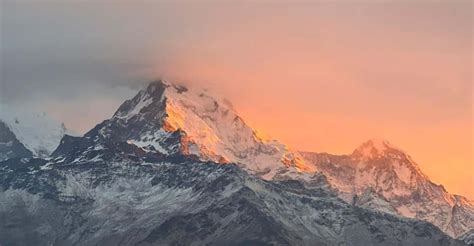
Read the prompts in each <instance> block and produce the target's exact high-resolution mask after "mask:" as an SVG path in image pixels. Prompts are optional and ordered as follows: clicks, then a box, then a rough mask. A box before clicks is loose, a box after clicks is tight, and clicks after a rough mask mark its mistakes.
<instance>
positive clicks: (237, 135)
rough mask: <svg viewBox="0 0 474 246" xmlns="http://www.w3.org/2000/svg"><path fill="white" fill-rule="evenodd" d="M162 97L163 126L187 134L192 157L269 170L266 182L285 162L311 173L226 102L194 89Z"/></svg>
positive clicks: (171, 88) (168, 91) (173, 91)
mask: <svg viewBox="0 0 474 246" xmlns="http://www.w3.org/2000/svg"><path fill="white" fill-rule="evenodd" d="M165 97H166V112H167V114H168V117H167V118H166V119H165V120H166V122H167V123H168V125H169V126H171V128H172V129H181V130H183V131H184V132H186V134H187V137H189V139H190V140H191V142H192V143H194V144H195V145H194V146H193V147H192V149H193V150H192V151H193V153H199V155H200V156H201V157H202V159H204V160H213V161H217V162H222V160H225V162H232V163H237V164H241V165H242V166H244V167H245V168H247V170H250V171H254V172H264V171H266V170H270V172H269V173H268V174H267V175H266V176H265V177H264V178H267V179H271V177H273V176H274V174H275V172H276V170H278V169H280V168H281V167H284V163H283V161H285V160H287V161H288V162H290V165H292V166H296V167H297V168H298V170H299V171H301V172H303V171H305V172H314V168H312V167H311V166H307V165H306V164H305V163H304V161H303V160H302V159H301V158H300V159H298V155H297V154H296V153H295V152H293V151H291V150H290V149H289V148H288V147H287V146H286V145H284V144H282V143H280V142H278V141H277V140H275V139H273V138H271V137H270V136H268V135H266V134H264V133H262V132H261V131H258V130H256V129H253V128H252V127H250V126H249V125H248V124H247V123H246V122H244V121H243V120H242V118H241V117H240V116H239V115H238V113H237V112H236V111H235V109H234V108H233V106H232V104H230V103H229V102H228V100H226V99H225V98H222V97H219V96H216V95H213V94H212V92H210V91H208V90H203V89H199V88H193V87H191V88H189V87H188V90H187V91H186V92H182V91H179V90H178V89H176V86H169V87H168V88H167V89H166V91H165ZM196 147H197V148H199V149H200V151H197V150H196V149H195V148H196Z"/></svg>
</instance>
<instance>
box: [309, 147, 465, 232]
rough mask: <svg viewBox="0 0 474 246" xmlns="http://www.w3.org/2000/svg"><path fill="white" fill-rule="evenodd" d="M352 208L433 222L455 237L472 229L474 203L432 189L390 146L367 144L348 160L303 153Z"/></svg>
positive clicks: (438, 187)
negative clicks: (353, 205) (352, 205)
mask: <svg viewBox="0 0 474 246" xmlns="http://www.w3.org/2000/svg"><path fill="white" fill-rule="evenodd" d="M302 155H303V157H304V159H305V160H306V161H307V162H310V163H313V164H314V165H315V166H316V168H317V169H318V170H320V171H321V172H322V173H324V175H326V176H327V178H328V181H329V183H330V184H331V186H332V187H333V188H335V189H336V190H338V193H339V196H340V197H341V198H343V199H345V200H346V201H348V202H352V203H354V204H355V205H358V206H362V207H366V208H371V209H374V210H379V211H384V212H387V213H392V214H398V215H401V216H404V217H410V218H416V219H422V220H426V221H428V222H431V223H433V224H435V225H436V226H438V227H439V228H441V229H442V230H443V231H445V232H446V233H448V234H449V235H451V236H454V237H457V236H460V235H461V234H462V233H464V232H466V231H467V230H469V229H470V228H473V227H474V203H473V202H472V201H469V200H468V199H466V198H464V197H460V196H456V195H453V194H449V193H448V192H447V191H446V190H445V189H444V187H443V186H442V185H437V184H435V183H433V182H432V181H431V180H430V178H429V177H428V176H427V175H425V174H424V173H423V172H422V170H421V169H420V168H419V166H418V164H417V163H416V162H415V161H414V160H413V159H412V158H411V157H410V155H408V154H407V153H405V152H404V151H402V150H401V149H400V148H398V147H395V146H394V145H393V144H391V143H390V142H388V141H385V140H377V139H371V140H369V141H366V142H364V143H363V144H361V145H360V146H359V147H357V148H356V149H355V150H354V152H353V153H352V154H351V155H341V156H337V155H330V154H319V153H302Z"/></svg>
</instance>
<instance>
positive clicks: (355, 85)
mask: <svg viewBox="0 0 474 246" xmlns="http://www.w3.org/2000/svg"><path fill="white" fill-rule="evenodd" d="M0 4H1V8H0V9H1V32H0V34H1V38H0V42H1V43H0V45H1V49H0V52H1V53H0V58H1V66H0V67H1V80H0V100H1V102H2V103H5V104H14V105H16V106H18V105H20V106H24V107H29V108H32V109H34V110H41V111H46V112H48V113H49V114H50V115H52V116H53V117H55V118H57V119H59V120H61V121H64V122H65V123H66V125H67V126H68V127H69V128H72V129H73V130H76V131H78V132H84V131H87V130H88V129H90V128H92V127H93V126H94V125H95V124H96V123H98V122H100V121H101V120H103V119H105V118H107V117H110V115H111V114H112V113H113V111H114V110H115V109H116V108H117V107H118V106H119V104H120V103H121V102H122V101H123V100H125V99H127V98H129V97H131V96H133V94H134V93H136V90H137V89H138V88H139V87H140V86H141V85H143V83H144V82H146V81H149V80H151V79H154V78H157V77H165V78H169V79H171V80H175V81H183V82H185V83H198V84H200V85H203V86H206V87H212V88H213V89H214V90H216V91H218V92H219V93H222V94H223V95H225V96H226V97H228V98H229V99H230V100H231V101H232V102H233V103H234V105H235V106H236V108H237V110H238V111H240V112H241V114H242V116H243V118H244V119H246V120H247V121H248V122H249V123H250V124H251V125H253V126H255V127H256V128H258V129H261V130H264V131H265V132H267V133H269V134H270V135H273V136H274V137H276V138H278V139H280V140H281V141H282V142H284V143H287V144H289V145H290V146H292V147H293V148H295V149H301V150H311V151H317V152H329V153H351V152H352V150H353V149H354V148H355V147H357V145H359V144H360V143H361V142H363V141H365V140H366V139H369V138H372V137H378V138H384V139H388V140H389V141H390V142H392V143H393V144H395V145H397V146H399V147H401V148H402V149H404V150H406V151H407V152H408V153H409V154H411V155H412V157H413V158H414V159H415V160H416V161H417V162H418V163H419V164H420V166H421V168H422V170H424V172H425V173H427V174H428V175H429V176H430V177H431V179H432V180H433V181H434V182H436V183H442V184H444V185H445V187H446V188H447V189H448V191H450V192H453V193H459V194H463V195H466V196H468V197H470V198H471V199H473V198H474V189H472V187H474V175H473V173H474V167H473V159H474V158H473V144H472V139H473V138H474V135H473V131H472V127H473V114H472V106H473V101H472V99H473V98H472V92H473V86H472V56H473V47H472V44H473V40H472V32H473V28H472V23H473V20H472V12H473V11H472V10H473V9H472V2H471V1H444V2H431V1H426V2H423V1H422V2H420V1H416V3H415V1H413V2H411V3H410V2H408V1H403V2H402V3H394V2H388V1H360V2H354V1H344V2H343V1H332V2H329V1H327V2H326V1H324V2H313V3H293V4H290V3H285V2H278V3H276V2H274V3H271V2H266V3H259V4H257V3H239V4H231V3H220V4H217V3H215V4H203V3H191V4H190V3H187V4H185V3H179V4H174V3H164V2H162V3H152V2H147V1H139V2H136V1H134V2H132V1H128V2H127V1H121V2H115V1H114V2H111V1H110V2H109V1H100V2H92V1H77V2H76V1H67V2H61V3H60V2H53V1H52V2H43V1H41V2H39V1H31V2H28V1H21V2H20V1H16V2H14V1H1V3H0Z"/></svg>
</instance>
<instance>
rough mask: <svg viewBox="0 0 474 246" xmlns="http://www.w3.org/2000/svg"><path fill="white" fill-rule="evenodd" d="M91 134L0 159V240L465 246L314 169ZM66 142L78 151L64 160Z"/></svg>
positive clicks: (6, 242) (32, 242)
mask: <svg viewBox="0 0 474 246" xmlns="http://www.w3.org/2000/svg"><path fill="white" fill-rule="evenodd" d="M66 139H67V140H66ZM72 143H75V144H72ZM96 143H97V142H95V141H94V140H91V139H87V137H74V138H71V137H65V141H63V142H62V143H61V145H60V146H59V148H58V150H57V152H56V154H58V155H59V157H57V158H55V159H54V158H52V159H49V160H44V159H38V158H32V159H10V160H7V161H4V162H0V186H1V187H2V189H1V191H0V204H1V206H0V219H1V221H2V223H0V242H1V243H2V244H4V245H465V244H464V243H463V242H461V241H457V240H454V239H452V238H451V237H449V236H447V235H445V234H444V233H443V232H442V231H441V230H439V229H438V228H437V227H435V226H433V225H431V224H429V223H427V222H422V221H418V220H411V219H403V218H399V217H395V216H392V215H388V214H385V213H381V212H375V211H371V210H367V209H364V208H360V207H357V206H352V205H351V204H349V203H346V202H344V201H343V200H341V199H339V198H338V197H337V196H335V195H333V194H332V193H330V192H327V191H326V190H325V189H324V188H321V187H325V182H326V181H325V179H324V178H323V176H319V177H320V179H317V177H316V176H317V175H316V176H315V177H313V181H316V180H319V181H318V182H319V184H318V183H316V182H313V186H312V188H307V187H306V186H305V185H304V183H303V182H300V181H296V180H286V181H266V180H264V179H261V178H259V177H257V176H255V175H251V174H249V173H248V172H246V171H244V170H243V169H241V168H239V167H238V166H237V165H235V164H226V165H218V164H217V163H214V162H202V161H200V160H197V159H196V158H192V157H191V156H187V155H184V154H181V153H178V154H176V155H162V154H160V153H154V152H148V151H146V150H143V149H142V148H139V147H137V146H135V145H133V144H129V143H127V142H115V141H112V140H107V141H104V142H102V144H103V146H104V148H97V145H96ZM76 146H80V148H84V149H86V150H88V151H87V152H88V154H87V155H84V156H83V157H84V158H83V159H81V160H79V161H75V160H74V159H71V160H70V161H69V160H65V158H64V157H65V156H66V155H67V154H66V152H67V153H71V154H73V153H75V148H76ZM86 158H87V159H86ZM66 159H67V158H66Z"/></svg>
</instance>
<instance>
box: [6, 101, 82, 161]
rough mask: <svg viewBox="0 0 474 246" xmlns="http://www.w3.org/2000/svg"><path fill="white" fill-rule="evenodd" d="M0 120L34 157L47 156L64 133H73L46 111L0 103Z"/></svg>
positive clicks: (56, 145)
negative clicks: (41, 111)
mask: <svg viewBox="0 0 474 246" xmlns="http://www.w3.org/2000/svg"><path fill="white" fill-rule="evenodd" d="M0 122H3V123H4V124H5V125H6V127H7V128H8V130H9V131H11V132H12V133H13V134H14V135H15V138H16V139H17V140H18V141H19V142H20V143H22V144H23V145H24V146H25V147H26V148H27V149H28V150H29V151H31V152H32V154H33V156H35V157H47V156H49V155H50V154H51V153H52V152H53V151H54V150H55V149H56V147H58V145H59V142H60V140H61V138H62V137H63V136H64V134H66V133H68V134H73V133H72V132H70V131H69V130H67V129H66V127H65V125H64V124H63V123H61V122H58V121H56V120H54V119H52V118H51V117H50V116H48V114H46V113H44V112H43V113H37V112H32V111H30V110H27V109H25V108H21V107H13V106H7V105H4V104H1V105H0Z"/></svg>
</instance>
